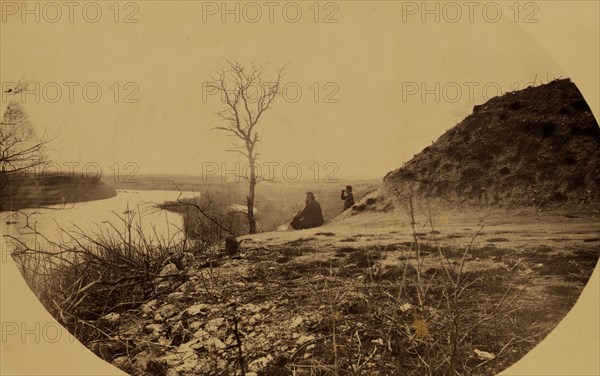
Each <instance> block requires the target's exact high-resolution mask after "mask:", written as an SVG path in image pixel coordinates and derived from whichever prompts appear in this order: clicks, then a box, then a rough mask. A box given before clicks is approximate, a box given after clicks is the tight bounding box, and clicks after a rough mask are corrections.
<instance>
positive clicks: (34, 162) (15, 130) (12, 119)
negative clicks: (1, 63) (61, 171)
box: [0, 87, 50, 208]
mask: <svg viewBox="0 0 600 376" xmlns="http://www.w3.org/2000/svg"><path fill="white" fill-rule="evenodd" d="M18 88H19V87H18ZM18 88H17V89H16V90H15V89H11V91H10V92H9V94H13V95H14V94H19V92H20V91H19V90H21V89H18ZM23 90H24V89H23ZM49 142H50V140H48V139H46V138H45V137H42V138H37V137H36V135H35V132H34V130H33V128H32V127H31V125H30V124H29V121H28V119H27V116H26V114H25V113H24V111H23V109H22V108H21V106H20V105H19V103H18V102H15V101H11V102H10V103H9V104H8V106H7V108H6V112H5V113H4V115H3V117H2V119H1V120H0V189H1V191H2V194H0V208H2V207H3V206H4V203H5V197H3V196H5V195H4V193H6V192H7V191H8V190H9V189H13V190H14V189H15V188H16V186H18V185H19V182H20V181H21V180H22V179H24V178H25V177H26V174H27V173H30V172H32V171H33V170H34V169H35V168H37V167H39V166H41V165H43V164H45V163H46V160H45V156H44V151H45V150H46V146H47V145H48V143H49Z"/></svg>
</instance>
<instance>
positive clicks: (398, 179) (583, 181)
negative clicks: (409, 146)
mask: <svg viewBox="0 0 600 376" xmlns="http://www.w3.org/2000/svg"><path fill="white" fill-rule="evenodd" d="M394 192H396V193H394ZM409 192H411V193H412V195H413V197H416V198H419V199H421V201H423V200H428V201H431V202H436V203H438V204H440V205H442V206H445V207H466V206H492V207H516V206H529V207H536V208H544V209H546V208H557V207H565V206H566V207H572V208H573V207H591V208H592V209H595V210H598V208H600V128H599V127H598V123H597V122H596V120H595V119H594V116H593V114H592V112H591V110H590V108H589V107H588V105H587V103H586V101H585V99H584V98H583V97H582V95H581V93H580V92H579V90H578V89H577V87H576V86H575V84H573V83H572V82H571V81H570V80H569V79H563V80H555V81H552V82H550V83H548V84H545V85H541V86H537V87H529V88H527V89H524V90H520V91H516V92H512V93H507V94H505V95H503V96H501V97H496V98H492V99H491V100H489V101H488V102H486V103H485V104H483V105H480V106H475V107H474V109H473V113H472V114H471V115H469V116H468V117H466V118H465V119H464V120H463V121H462V122H460V123H459V124H457V125H456V126H455V127H453V128H452V129H450V130H449V131H447V132H446V133H444V134H443V135H442V136H441V137H440V138H439V139H438V140H437V141H436V142H435V143H433V144H432V145H430V146H428V147H426V148H425V149H423V151H421V152H420V153H419V154H417V155H415V156H414V158H413V159H411V160H410V161H408V162H406V163H405V164H404V165H403V166H402V167H401V168H399V169H397V170H395V171H392V172H390V173H388V174H387V176H386V177H385V178H384V185H383V189H382V191H381V192H380V195H379V197H378V198H379V199H380V200H379V201H380V202H381V201H382V200H383V201H385V200H386V199H390V198H391V197H392V196H393V195H395V194H397V193H399V194H401V195H405V194H407V193H409Z"/></svg>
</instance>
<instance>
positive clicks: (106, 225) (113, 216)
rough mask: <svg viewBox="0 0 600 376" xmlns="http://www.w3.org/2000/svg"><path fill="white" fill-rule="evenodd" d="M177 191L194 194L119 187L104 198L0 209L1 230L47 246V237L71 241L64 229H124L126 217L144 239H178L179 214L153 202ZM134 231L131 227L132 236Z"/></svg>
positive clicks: (89, 231)
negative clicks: (16, 208)
mask: <svg viewBox="0 0 600 376" xmlns="http://www.w3.org/2000/svg"><path fill="white" fill-rule="evenodd" d="M180 195H181V198H185V197H193V195H192V193H191V192H178V191H154V190H139V191H130V190H127V191H125V190H118V191H117V195H116V196H114V197H112V198H108V199H104V200H97V201H87V202H79V203H74V204H66V205H52V206H48V207H46V208H43V209H24V210H22V211H21V212H22V213H14V212H0V220H1V223H0V234H1V235H8V236H12V237H14V238H16V239H18V240H19V241H21V242H23V243H24V244H27V246H29V247H30V248H34V247H37V248H38V249H39V247H44V246H47V244H48V241H50V242H55V243H60V242H62V243H65V242H71V241H73V239H72V237H71V236H70V235H68V234H67V233H65V231H66V232H68V233H70V234H71V235H74V236H75V237H77V238H80V236H79V235H77V234H78V233H80V232H82V233H85V234H86V235H88V236H92V235H93V234H100V233H103V234H108V233H111V234H112V235H116V232H117V231H119V232H124V231H125V230H126V228H127V226H126V225H125V223H124V222H123V219H125V220H127V221H129V220H131V223H132V224H133V227H134V228H139V229H140V230H141V232H142V233H143V234H144V235H145V236H146V238H147V239H153V240H155V241H158V240H164V241H166V240H169V239H171V240H174V241H178V240H180V239H181V238H182V233H181V231H180V230H181V229H182V228H183V219H182V217H181V215H179V214H178V213H174V212H170V211H166V210H158V209H156V208H155V205H156V204H158V203H163V202H165V201H174V200H176V199H177V198H178V197H179V196H180ZM111 224H112V226H111ZM113 226H114V228H113ZM36 232H37V234H36ZM136 233H137V232H136V231H135V230H134V231H133V236H132V237H133V238H135V237H136V235H135V234H136ZM40 234H41V235H43V236H41V235H40ZM44 237H45V238H46V239H47V240H46V239H44ZM2 238H3V239H2V241H3V242H4V243H5V244H6V242H8V241H11V240H10V237H7V236H2Z"/></svg>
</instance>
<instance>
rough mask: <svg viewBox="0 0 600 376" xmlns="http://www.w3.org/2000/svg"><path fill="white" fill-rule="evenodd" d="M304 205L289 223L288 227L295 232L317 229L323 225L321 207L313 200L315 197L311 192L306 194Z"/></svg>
mask: <svg viewBox="0 0 600 376" xmlns="http://www.w3.org/2000/svg"><path fill="white" fill-rule="evenodd" d="M305 203H306V206H305V207H304V209H302V211H301V212H298V213H297V214H296V215H295V216H294V218H293V219H292V222H291V223H290V226H291V227H292V228H293V229H295V230H300V229H305V228H312V227H319V226H321V225H322V224H323V223H325V221H324V220H323V212H322V211H321V205H320V204H319V203H318V202H317V200H315V195H314V194H313V193H312V192H306V199H305Z"/></svg>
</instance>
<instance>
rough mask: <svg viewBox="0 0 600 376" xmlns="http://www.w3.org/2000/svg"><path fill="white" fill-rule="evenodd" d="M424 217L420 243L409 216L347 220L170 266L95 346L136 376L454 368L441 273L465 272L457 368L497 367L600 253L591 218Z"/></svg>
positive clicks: (543, 328)
mask: <svg viewBox="0 0 600 376" xmlns="http://www.w3.org/2000/svg"><path fill="white" fill-rule="evenodd" d="M417 222H418V224H417V228H418V230H417V231H415V233H416V238H415V236H414V234H413V230H412V228H411V227H410V226H409V225H408V221H407V220H404V219H403V216H402V215H400V214H398V215H390V213H387V214H385V215H384V214H376V213H363V214H361V215H353V216H349V215H348V216H346V218H344V217H342V218H341V219H340V220H339V221H336V222H334V223H331V224H329V225H327V226H324V227H321V228H317V229H311V230H302V231H285V232H273V233H262V234H257V235H249V236H245V237H243V238H241V239H240V240H242V242H241V248H240V251H239V252H238V253H236V254H233V255H227V254H225V253H224V252H223V250H222V249H215V250H214V253H213V254H211V255H208V254H202V255H200V254H196V255H194V256H193V257H192V256H191V255H189V257H188V258H187V259H186V260H184V261H185V262H184V263H183V265H179V267H180V268H177V266H176V265H174V264H170V265H167V266H166V267H165V269H164V270H163V274H164V275H170V276H169V277H164V278H163V280H162V281H160V284H159V294H158V296H156V297H155V298H154V299H152V300H151V301H147V302H145V303H144V304H143V305H141V306H140V307H139V308H137V309H133V310H130V311H126V312H122V313H120V314H109V315H107V316H106V317H105V318H104V320H103V321H104V322H105V326H106V328H107V329H110V332H111V333H117V334H115V335H111V338H112V340H102V341H99V342H97V343H95V344H94V345H93V346H92V347H93V350H94V351H95V352H96V353H97V354H98V355H99V356H101V357H103V358H104V359H106V360H107V361H109V362H112V363H113V364H114V365H116V366H118V367H119V368H121V369H123V370H124V371H126V372H128V373H131V374H136V375H142V374H144V375H147V374H151V375H198V374H201V375H236V374H238V375H242V374H245V375H292V374H295V375H313V374H315V375H327V374H353V375H393V374H424V372H425V373H433V374H444V373H445V372H447V370H448V369H449V367H451V365H450V363H449V360H448V359H449V358H448V349H449V347H448V346H449V343H448V340H449V339H450V338H451V332H450V331H449V329H448V328H449V327H451V326H452V325H450V324H451V323H452V322H451V321H449V320H450V319H451V313H452V312H453V311H452V310H451V309H450V308H452V307H454V308H455V306H452V305H451V303H452V299H451V297H452V291H451V290H450V287H449V286H448V285H449V283H450V282H449V281H455V279H454V278H449V279H446V277H445V276H444V275H443V273H444V271H446V270H458V268H459V267H460V266H461V265H462V267H463V269H464V270H463V272H462V274H461V276H462V277H461V278H463V279H464V281H466V282H465V285H464V286H466V288H465V289H463V290H460V291H462V292H461V294H462V296H461V297H460V299H461V300H460V301H459V306H460V307H461V312H460V313H461V316H460V327H459V329H460V333H464V336H461V339H460V341H459V345H458V352H457V355H456V356H455V358H456V359H457V360H460V362H458V361H457V362H456V364H455V365H454V366H453V367H456V368H455V369H456V370H457V371H458V372H460V373H463V374H489V373H495V372H498V371H500V370H502V369H503V368H505V367H507V366H508V365H510V364H512V363H514V362H515V361H517V360H518V359H519V358H521V357H522V356H523V355H525V353H526V352H527V351H529V350H530V349H531V348H532V347H534V346H535V345H536V344H537V343H538V342H539V341H540V340H541V339H543V338H544V337H545V335H546V334H547V333H548V332H549V331H550V330H551V329H552V328H553V327H554V326H555V325H557V324H558V322H559V321H560V320H561V319H562V318H563V317H564V315H565V314H566V313H567V312H568V311H569V310H570V308H571V307H572V305H573V304H574V303H575V301H576V299H577V297H578V296H579V294H580V292H581V290H582V289H583V287H584V285H585V283H586V281H587V279H588V278H589V276H590V275H591V272H592V270H593V268H594V266H595V265H596V263H597V259H598V255H599V253H598V249H599V247H598V246H599V245H600V233H599V230H598V226H597V218H592V217H590V216H586V215H583V214H573V213H558V212H554V213H539V212H533V211H528V212H498V211H495V212H485V213H477V214H474V213H460V212H455V213H448V214H445V215H439V216H436V217H435V218H434V220H433V222H434V226H433V228H432V227H431V224H430V223H429V222H428V221H427V220H426V219H425V217H422V218H419V219H418V220H417ZM482 226H483V227H482ZM415 241H416V242H417V243H419V247H418V249H419V250H420V251H419V262H417V260H416V257H417V256H416V248H415ZM469 244H471V246H470V248H469V251H468V252H467V254H466V256H465V259H464V261H463V255H464V250H465V249H466V247H467V246H468V245H469ZM438 245H439V246H440V247H439V248H438ZM440 252H441V253H440ZM442 254H443V256H444V258H441V257H440V255H442ZM444 262H445V263H447V264H448V267H447V268H444V267H442V266H441V265H442V264H440V263H444ZM417 269H418V271H419V272H418V273H417ZM457 275H458V274H452V276H453V277H456V276H457ZM417 278H420V279H422V282H421V283H422V287H425V288H423V289H422V290H420V291H421V292H423V291H424V292H425V294H424V295H422V296H421V298H419V294H418V293H416V291H417V290H418V289H419V288H420V287H418V284H417V282H416V279H417ZM420 300H422V302H421V301H420ZM492 311H493V313H492ZM457 328H458V327H457ZM242 369H243V371H242Z"/></svg>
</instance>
